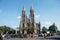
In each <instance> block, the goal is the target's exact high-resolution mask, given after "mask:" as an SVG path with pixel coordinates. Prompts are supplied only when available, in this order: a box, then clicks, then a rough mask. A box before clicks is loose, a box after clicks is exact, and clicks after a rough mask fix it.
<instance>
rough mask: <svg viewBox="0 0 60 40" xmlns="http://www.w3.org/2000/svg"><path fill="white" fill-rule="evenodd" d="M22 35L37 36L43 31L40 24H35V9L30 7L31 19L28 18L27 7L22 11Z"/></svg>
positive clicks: (20, 26)
mask: <svg viewBox="0 0 60 40" xmlns="http://www.w3.org/2000/svg"><path fill="white" fill-rule="evenodd" d="M19 28H20V30H19V31H20V34H21V35H25V36H26V35H28V34H36V35H38V34H39V33H40V30H41V25H40V22H39V23H36V22H35V15H34V8H33V7H32V6H31V7H30V14H29V18H28V17H27V16H26V8H25V6H24V7H23V9H22V14H21V19H20V25H19Z"/></svg>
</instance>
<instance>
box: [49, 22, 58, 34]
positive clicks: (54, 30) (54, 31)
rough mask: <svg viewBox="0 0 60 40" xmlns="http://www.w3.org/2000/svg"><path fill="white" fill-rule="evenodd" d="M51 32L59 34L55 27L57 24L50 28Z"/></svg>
mask: <svg viewBox="0 0 60 40" xmlns="http://www.w3.org/2000/svg"><path fill="white" fill-rule="evenodd" d="M49 31H50V32H53V33H56V32H57V26H56V25H55V23H53V24H52V25H51V26H50V27H49Z"/></svg>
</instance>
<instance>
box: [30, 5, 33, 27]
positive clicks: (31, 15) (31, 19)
mask: <svg viewBox="0 0 60 40" xmlns="http://www.w3.org/2000/svg"><path fill="white" fill-rule="evenodd" d="M30 25H31V26H33V27H34V9H33V7H32V6H31V7H30Z"/></svg>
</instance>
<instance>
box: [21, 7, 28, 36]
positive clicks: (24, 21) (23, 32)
mask: <svg viewBox="0 0 60 40" xmlns="http://www.w3.org/2000/svg"><path fill="white" fill-rule="evenodd" d="M25 14H26V8H25V6H24V7H23V9H22V16H21V21H22V24H21V25H22V34H23V35H26V34H27V31H26V30H27V29H26V28H27V22H26V15H25Z"/></svg>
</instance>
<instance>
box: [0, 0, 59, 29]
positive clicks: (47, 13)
mask: <svg viewBox="0 0 60 40" xmlns="http://www.w3.org/2000/svg"><path fill="white" fill-rule="evenodd" d="M31 5H33V8H34V13H35V20H36V22H40V23H41V27H43V26H45V27H47V28H48V27H49V26H50V25H51V24H52V23H53V22H55V24H56V25H57V27H58V29H59V30H60V18H59V17H60V0H33V1H32V0H0V26H1V25H7V26H10V27H12V28H14V29H16V27H19V23H20V16H21V14H22V8H23V6H25V7H26V15H27V16H28V17H29V13H30V6H31Z"/></svg>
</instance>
